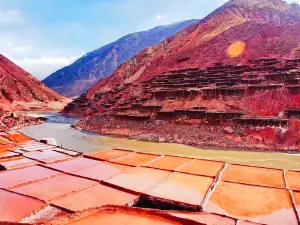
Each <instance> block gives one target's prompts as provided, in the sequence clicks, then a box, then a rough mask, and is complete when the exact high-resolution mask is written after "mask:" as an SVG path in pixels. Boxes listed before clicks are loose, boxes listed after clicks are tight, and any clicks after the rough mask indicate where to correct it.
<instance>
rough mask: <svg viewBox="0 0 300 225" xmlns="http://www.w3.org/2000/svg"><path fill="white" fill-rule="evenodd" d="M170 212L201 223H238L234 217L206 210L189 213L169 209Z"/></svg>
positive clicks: (223, 224)
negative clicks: (206, 211)
mask: <svg viewBox="0 0 300 225" xmlns="http://www.w3.org/2000/svg"><path fill="white" fill-rule="evenodd" d="M168 213H169V214H171V215H173V216H176V217H179V218H185V219H189V220H192V221H195V222H198V223H201V224H207V225H236V220H234V219H232V218H228V217H226V216H221V215H217V214H212V213H205V212H196V213H189V212H180V211H169V212H168ZM239 224H240V223H239Z"/></svg>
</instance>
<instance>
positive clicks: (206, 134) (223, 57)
mask: <svg viewBox="0 0 300 225" xmlns="http://www.w3.org/2000/svg"><path fill="white" fill-rule="evenodd" d="M299 43H300V8H299V6H298V5H296V4H288V3H286V2H284V1H281V0H259V1H258V0H231V1H229V2H227V3H226V4H224V5H223V6H222V7H220V8H219V9H217V10H215V11H214V12H212V13H211V14H210V15H208V16H207V17H206V18H204V19H203V20H201V21H199V22H198V23H195V24H192V25H190V26H189V27H187V28H185V29H183V30H182V31H180V32H178V33H176V34H175V35H174V36H172V37H170V38H168V39H166V40H164V41H163V42H161V43H159V44H157V45H155V46H153V47H149V48H147V49H145V50H144V51H142V52H140V53H139V54H137V55H136V56H135V57H132V58H131V59H130V60H128V61H126V62H125V63H123V64H122V65H120V66H119V67H118V69H117V70H116V71H115V72H114V73H113V74H112V75H111V76H109V77H107V78H104V79H101V80H99V82H98V83H97V84H96V85H94V86H93V87H91V88H90V89H89V90H88V92H87V94H84V95H82V96H80V97H79V98H77V99H76V100H75V101H73V102H72V103H70V104H68V106H67V107H66V108H65V109H64V112H66V113H71V114H79V115H83V116H86V117H84V118H83V119H82V120H81V121H80V122H79V123H77V124H75V125H74V127H78V128H80V129H84V130H88V131H92V132H97V133H101V134H108V135H121V136H127V137H134V138H146V139H149V140H157V141H166V142H176V143H182V144H190V145H196V146H214V147H220V148H224V147H227V148H240V149H245V148H249V149H263V150H266V149H268V150H280V151H282V149H286V150H292V149H297V150H300V142H299V132H298V130H299V127H300V100H299V99H300V79H299V78H300V45H299Z"/></svg>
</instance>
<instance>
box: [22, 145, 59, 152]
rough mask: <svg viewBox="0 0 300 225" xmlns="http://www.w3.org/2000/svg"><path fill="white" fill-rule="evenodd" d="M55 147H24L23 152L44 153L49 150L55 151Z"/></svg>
mask: <svg viewBox="0 0 300 225" xmlns="http://www.w3.org/2000/svg"><path fill="white" fill-rule="evenodd" d="M53 148H54V147H53V146H49V145H38V146H33V147H22V149H23V150H25V151H27V152H34V151H44V150H48V149H53Z"/></svg>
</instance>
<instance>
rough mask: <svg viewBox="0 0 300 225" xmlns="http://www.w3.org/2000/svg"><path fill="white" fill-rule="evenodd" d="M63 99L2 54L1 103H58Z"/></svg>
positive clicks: (0, 73) (0, 63)
mask: <svg viewBox="0 0 300 225" xmlns="http://www.w3.org/2000/svg"><path fill="white" fill-rule="evenodd" d="M62 99H63V97H62V96H60V95H59V94H57V93H56V92H54V91H52V90H50V89H49V88H47V87H46V86H45V85H44V84H43V83H42V82H40V81H39V80H37V79H36V78H34V77H33V76H32V75H30V74H29V73H28V72H26V71H25V70H23V69H21V68H20V67H19V66H17V65H16V64H14V63H13V62H11V61H10V60H8V59H7V58H6V57H4V56H3V55H1V54H0V102H9V103H12V102H26V103H27V102H45V101H58V100H62Z"/></svg>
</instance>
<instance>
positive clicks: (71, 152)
mask: <svg viewBox="0 0 300 225" xmlns="http://www.w3.org/2000/svg"><path fill="white" fill-rule="evenodd" d="M52 150H53V151H56V152H60V153H64V154H67V155H70V156H73V157H76V156H80V155H82V153H81V152H76V151H72V150H67V149H62V148H54V149H52Z"/></svg>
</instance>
